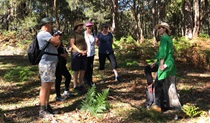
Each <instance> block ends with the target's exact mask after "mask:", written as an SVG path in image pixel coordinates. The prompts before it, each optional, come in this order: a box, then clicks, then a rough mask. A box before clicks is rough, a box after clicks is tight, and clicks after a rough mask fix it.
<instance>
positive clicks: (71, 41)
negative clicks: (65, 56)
mask: <svg viewBox="0 0 210 123" xmlns="http://www.w3.org/2000/svg"><path fill="white" fill-rule="evenodd" d="M69 44H70V45H71V47H72V49H73V50H75V51H77V52H78V53H80V54H82V55H86V53H87V50H81V49H79V48H78V47H77V46H76V45H75V38H70V39H69Z"/></svg>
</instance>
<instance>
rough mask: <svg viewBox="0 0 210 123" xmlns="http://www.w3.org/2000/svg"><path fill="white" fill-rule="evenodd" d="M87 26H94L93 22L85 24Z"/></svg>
mask: <svg viewBox="0 0 210 123" xmlns="http://www.w3.org/2000/svg"><path fill="white" fill-rule="evenodd" d="M85 26H86V27H90V26H93V23H91V22H87V23H86V24H85Z"/></svg>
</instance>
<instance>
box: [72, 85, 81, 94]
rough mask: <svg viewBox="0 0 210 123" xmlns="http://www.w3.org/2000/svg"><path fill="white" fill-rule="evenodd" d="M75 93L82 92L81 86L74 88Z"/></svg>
mask: <svg viewBox="0 0 210 123" xmlns="http://www.w3.org/2000/svg"><path fill="white" fill-rule="evenodd" d="M73 93H75V95H79V94H81V91H80V88H79V87H75V88H74V89H73Z"/></svg>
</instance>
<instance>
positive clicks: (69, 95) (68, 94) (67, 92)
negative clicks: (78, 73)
mask: <svg viewBox="0 0 210 123" xmlns="http://www.w3.org/2000/svg"><path fill="white" fill-rule="evenodd" d="M63 96H65V97H71V96H72V94H71V93H70V92H69V91H64V92H63Z"/></svg>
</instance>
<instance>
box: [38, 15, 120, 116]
mask: <svg viewBox="0 0 210 123" xmlns="http://www.w3.org/2000/svg"><path fill="white" fill-rule="evenodd" d="M53 22H54V21H53V20H52V18H49V17H45V18H43V19H42V20H41V21H40V27H41V28H40V31H39V32H38V34H37V39H38V43H39V48H40V49H42V47H44V46H45V44H47V43H48V42H50V43H49V45H48V46H47V47H46V49H45V52H48V54H43V56H42V58H41V60H40V62H39V65H38V68H39V74H40V79H41V89H40V93H39V98H40V111H39V116H40V117H45V116H46V115H52V114H53V113H54V112H53V109H52V108H51V106H50V105H49V97H50V90H51V87H52V85H53V83H54V82H55V90H56V101H62V100H64V98H62V96H61V93H60V90H61V89H60V86H61V81H62V76H64V77H65V90H64V93H63V95H64V96H66V97H70V96H71V93H70V91H69V85H70V81H71V74H70V73H69V70H68V69H67V67H66V63H67V57H68V56H69V54H68V52H67V51H66V48H65V47H64V45H63V43H62V41H61V36H62V32H61V31H59V30H57V31H55V32H54V33H53V34H51V32H52V26H53ZM83 27H85V31H83ZM92 28H93V23H91V22H87V23H85V24H84V23H83V22H82V21H76V22H75V23H74V28H73V29H74V30H73V31H72V33H71V34H70V38H69V44H70V46H71V70H72V71H73V91H74V92H75V93H77V94H80V93H83V92H84V84H87V85H89V86H90V87H91V86H92V84H93V80H92V75H93V63H94V56H95V45H98V47H99V71H100V74H101V76H102V79H103V76H104V69H105V62H106V58H108V60H109V61H110V63H111V65H112V69H113V72H114V75H115V80H116V81H118V82H120V78H119V75H118V71H117V67H118V66H117V62H116V58H115V55H114V50H113V48H112V44H113V36H112V34H111V33H110V32H109V30H108V25H107V24H102V25H101V32H100V33H99V34H98V35H96V36H95V35H94V34H93V33H92ZM52 54H56V55H52Z"/></svg>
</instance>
